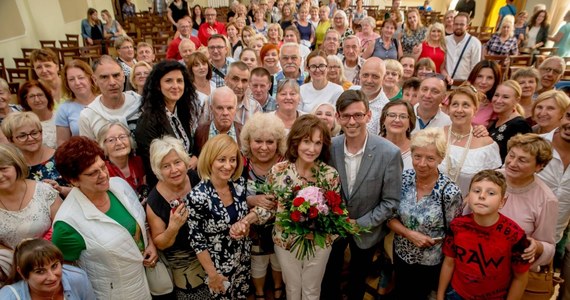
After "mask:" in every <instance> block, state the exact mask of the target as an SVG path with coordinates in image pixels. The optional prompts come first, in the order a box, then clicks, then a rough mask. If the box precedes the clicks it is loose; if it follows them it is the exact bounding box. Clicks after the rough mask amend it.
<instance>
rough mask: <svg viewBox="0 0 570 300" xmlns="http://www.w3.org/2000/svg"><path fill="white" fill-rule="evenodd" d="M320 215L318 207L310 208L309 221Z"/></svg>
mask: <svg viewBox="0 0 570 300" xmlns="http://www.w3.org/2000/svg"><path fill="white" fill-rule="evenodd" d="M318 215H319V210H318V209H317V208H316V207H313V206H311V207H309V219H314V218H316V217H317V216H318Z"/></svg>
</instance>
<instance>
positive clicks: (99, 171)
mask: <svg viewBox="0 0 570 300" xmlns="http://www.w3.org/2000/svg"><path fill="white" fill-rule="evenodd" d="M102 173H107V165H105V164H103V166H101V167H99V169H97V170H95V171H93V172H89V173H83V174H80V175H83V176H86V177H89V178H93V179H94V178H98V177H99V176H100V175H101V174H102Z"/></svg>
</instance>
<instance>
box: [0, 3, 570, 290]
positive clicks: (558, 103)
mask: <svg viewBox="0 0 570 300" xmlns="http://www.w3.org/2000/svg"><path fill="white" fill-rule="evenodd" d="M400 2H401V1H399V0H393V1H392V9H391V10H390V11H388V13H387V14H386V16H385V18H384V20H383V22H382V24H381V25H380V27H379V30H376V20H375V19H374V18H372V17H368V16H367V13H366V10H365V9H363V6H362V5H363V3H362V0H357V1H356V3H355V4H356V6H355V7H351V6H350V4H351V3H350V2H349V1H341V2H340V3H336V2H335V1H334V0H331V1H330V3H329V4H325V5H321V6H318V5H316V3H313V1H309V0H306V1H300V2H297V3H295V2H288V1H283V0H277V1H273V0H270V1H267V0H259V1H252V3H251V4H250V6H249V7H246V6H245V5H243V4H240V3H238V2H234V3H233V4H232V6H231V10H230V13H229V14H228V16H227V23H225V22H219V21H217V13H218V12H217V10H216V9H214V8H206V9H202V8H201V7H200V6H198V5H197V6H194V7H191V6H190V5H189V4H188V3H187V2H186V1H185V0H174V1H172V2H171V3H170V4H169V6H168V9H167V19H168V22H170V23H171V24H172V26H173V29H174V31H175V32H176V33H175V34H174V35H173V36H172V37H171V42H170V44H169V45H168V51H167V54H166V56H167V58H166V59H164V60H161V61H157V60H156V59H155V53H154V48H153V47H152V45H150V44H148V43H146V42H141V43H139V44H138V45H135V43H134V41H133V40H132V39H131V38H130V37H128V36H127V35H126V34H125V30H124V29H123V28H122V26H121V24H120V23H119V22H117V21H116V20H113V18H112V17H111V15H110V13H109V12H108V11H102V12H101V14H102V16H103V20H104V21H105V23H103V22H101V21H100V20H99V17H98V13H97V10H95V9H93V8H90V9H89V10H88V12H87V16H88V17H87V19H85V20H84V21H83V22H82V24H81V28H82V35H83V38H84V40H85V43H87V44H89V45H91V44H97V40H100V41H102V42H101V44H102V47H104V48H105V47H106V46H105V45H110V44H111V43H112V44H113V45H114V47H115V49H116V51H117V57H111V56H109V55H107V54H103V55H102V56H101V57H99V58H96V59H95V60H94V62H93V64H92V65H91V66H90V65H88V64H87V63H85V62H84V61H82V60H71V61H69V62H67V63H65V65H64V67H63V68H62V69H61V70H60V68H59V66H60V65H59V61H58V57H57V55H56V54H55V53H54V52H53V51H52V50H50V49H38V50H35V51H34V52H33V53H32V55H31V57H30V62H31V65H32V66H33V72H34V73H35V74H34V75H35V76H34V78H36V79H34V80H30V81H28V82H25V83H24V84H22V85H21V87H20V89H19V91H18V94H17V95H16V97H17V99H18V104H15V103H10V100H11V98H12V95H11V94H10V90H9V88H8V84H7V82H6V81H4V80H2V79H0V127H1V132H0V206H1V207H0V287H1V286H3V287H2V288H1V289H0V298H1V299H43V298H50V297H51V298H50V299H70V300H71V299H246V298H248V297H250V298H254V299H256V300H258V299H270V297H269V295H268V297H267V298H266V294H267V291H268V289H270V290H272V291H271V292H270V293H271V295H272V299H289V300H297V299H299V300H301V299H303V300H311V299H326V300H328V299H331V300H336V299H355V300H362V299H363V298H364V295H365V293H366V290H367V287H366V285H367V283H366V280H367V277H368V276H370V275H372V274H380V277H381V278H380V281H379V283H378V291H379V293H380V294H381V295H392V296H394V297H395V298H396V299H428V298H429V297H433V298H437V299H438V300H443V299H550V297H551V296H552V289H551V288H552V282H551V281H552V280H551V281H550V282H548V284H550V288H549V289H548V288H547V289H546V290H544V291H543V290H540V291H537V290H536V289H531V286H532V287H535V286H536V285H539V284H540V283H537V282H539V281H540V280H541V279H539V278H540V275H541V274H543V273H546V274H550V273H552V271H553V270H554V268H555V267H556V268H561V271H562V275H561V276H562V278H563V279H566V282H565V283H563V284H562V285H561V288H560V293H559V299H570V241H568V225H569V223H570V209H569V208H570V203H569V201H570V193H569V190H568V187H569V186H570V181H569V179H570V171H569V168H568V165H569V163H570V98H569V97H568V90H564V88H562V87H560V86H561V84H562V83H563V82H562V81H561V78H562V75H563V74H564V72H565V70H566V61H565V59H564V57H569V56H570V45H569V44H568V39H569V35H570V34H569V32H568V28H569V27H568V24H569V23H570V12H568V13H567V14H566V16H565V21H566V22H569V23H566V25H564V26H563V27H562V28H561V29H560V32H558V33H556V34H554V35H553V36H550V37H549V36H548V13H547V12H546V10H544V9H541V8H539V9H538V10H537V11H536V12H534V13H533V14H532V17H531V18H530V20H529V22H528V23H526V22H522V21H520V20H521V18H522V19H523V20H524V14H517V13H516V11H510V10H509V9H502V10H501V15H500V18H499V22H498V26H497V32H496V33H495V34H493V35H492V37H491V39H490V40H489V41H488V42H486V43H483V44H482V43H481V41H479V39H478V38H477V37H475V36H473V35H471V34H469V33H468V26H469V25H470V22H471V18H472V17H473V16H474V9H475V1H460V3H459V4H458V6H457V9H458V10H460V12H457V11H449V12H447V13H445V17H444V23H445V24H441V23H437V22H435V23H433V24H430V25H428V26H425V25H424V24H422V15H423V14H424V13H425V12H427V11H431V7H430V6H429V1H425V2H426V3H425V4H424V5H423V6H421V7H418V8H415V7H410V8H409V9H407V10H405V11H404V10H402V9H401V8H400V7H399V6H400ZM507 2H508V4H507V7H508V8H510V7H511V6H512V3H511V1H507ZM509 5H511V6H509ZM122 11H123V13H124V14H126V15H128V16H130V17H133V16H134V12H135V7H134V4H132V3H131V1H127V2H126V3H125V5H124V6H123V8H122ZM521 16H522V17H521ZM526 16H528V13H527V14H526ZM521 22H522V23H521ZM521 27H522V28H523V30H519V28H521ZM545 28H546V29H545ZM548 40H552V41H554V42H555V43H556V44H555V47H557V48H558V49H557V53H555V54H553V55H551V56H549V57H547V58H546V59H544V60H542V61H540V62H536V63H535V64H534V65H535V66H536V67H535V66H529V67H521V68H519V69H518V70H516V72H513V73H512V74H503V72H504V70H505V68H504V66H502V65H501V64H502V63H503V61H501V62H497V61H495V60H492V59H486V58H487V56H488V55H500V56H509V55H516V54H519V53H528V54H529V55H531V56H532V57H533V59H534V60H537V59H538V58H539V57H538V56H536V55H535V54H536V52H537V51H538V48H539V47H541V46H544V45H545V44H546V42H547V41H548ZM507 63H508V60H507ZM506 70H507V71H508V69H506ZM458 82H461V83H458ZM307 186H312V187H317V188H320V189H322V190H323V191H325V190H326V191H331V192H334V193H338V194H339V195H340V198H341V199H342V202H343V203H344V205H345V206H346V210H347V213H348V222H349V223H350V224H353V225H351V226H354V227H355V228H361V231H360V232H359V233H357V234H354V235H348V236H339V233H338V232H336V233H335V232H331V233H328V234H326V235H324V236H320V237H318V239H319V240H318V241H316V243H317V244H319V245H321V246H317V247H316V249H315V251H314V252H313V253H312V255H309V256H304V257H302V258H300V256H299V254H298V253H297V251H299V248H296V247H295V246H294V245H295V242H296V241H298V240H299V239H308V240H312V239H317V237H316V236H313V235H312V234H311V233H304V234H299V233H291V232H289V231H287V229H286V228H285V227H286V226H285V225H284V224H288V223H287V222H289V221H290V220H288V219H287V218H288V213H289V212H291V211H293V206H294V205H295V204H294V201H291V200H290V199H288V196H287V195H290V194H295V193H296V192H298V190H297V188H298V187H307ZM308 213H309V212H307V216H306V217H307V218H309V217H310V216H309V215H308ZM320 226H325V225H322V224H321V225H320ZM327 226H329V225H327ZM567 241H568V242H567ZM347 249H349V250H350V256H349V257H348V256H346V255H345V252H346V250H347ZM345 265H348V267H347V269H344V266H345ZM268 269H269V270H270V273H269V274H268ZM162 271H164V272H165V273H161V272H162ZM347 272H348V275H347ZM157 274H161V275H162V276H157ZM543 277H544V276H543ZM157 278H158V279H157ZM542 281H543V282H542V283H544V280H542ZM548 284H547V285H548ZM537 297H538V298H537Z"/></svg>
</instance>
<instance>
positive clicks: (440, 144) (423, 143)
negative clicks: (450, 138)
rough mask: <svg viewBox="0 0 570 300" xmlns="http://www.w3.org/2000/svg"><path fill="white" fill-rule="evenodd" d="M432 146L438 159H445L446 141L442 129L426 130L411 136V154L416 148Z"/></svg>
mask: <svg viewBox="0 0 570 300" xmlns="http://www.w3.org/2000/svg"><path fill="white" fill-rule="evenodd" d="M428 146H434V147H435V149H436V152H437V155H438V156H439V157H440V158H444V157H445V152H446V151H447V139H446V137H445V134H444V132H443V129H442V128H426V129H422V130H420V131H418V132H416V133H414V134H413V135H412V141H411V143H410V149H411V151H412V153H414V150H415V149H417V148H423V147H428Z"/></svg>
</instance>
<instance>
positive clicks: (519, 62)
mask: <svg viewBox="0 0 570 300" xmlns="http://www.w3.org/2000/svg"><path fill="white" fill-rule="evenodd" d="M509 59H510V65H511V66H527V67H528V66H530V65H531V63H532V55H511V56H509Z"/></svg>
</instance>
